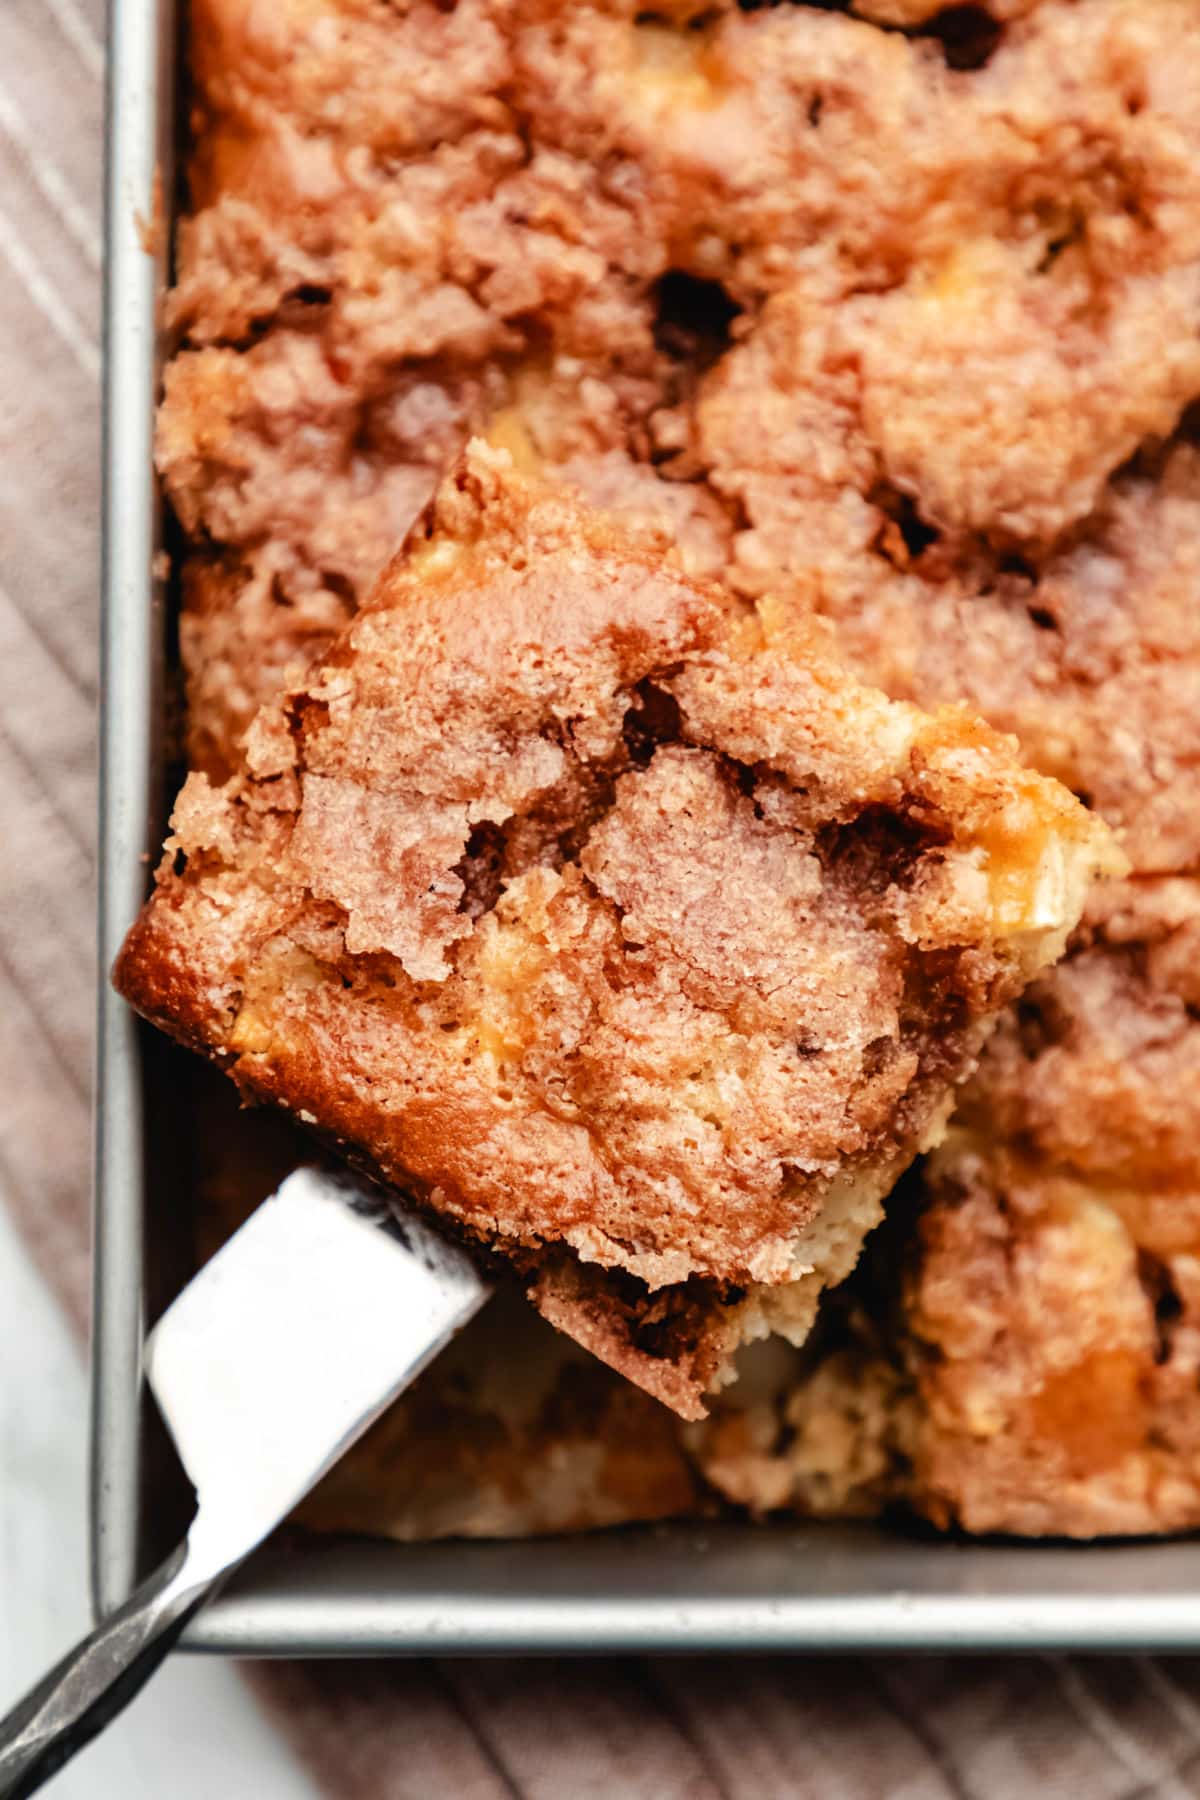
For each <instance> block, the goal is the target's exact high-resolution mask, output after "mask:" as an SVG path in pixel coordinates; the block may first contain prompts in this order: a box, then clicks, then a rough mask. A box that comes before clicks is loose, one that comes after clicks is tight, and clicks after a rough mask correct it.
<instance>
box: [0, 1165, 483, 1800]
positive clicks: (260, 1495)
mask: <svg viewBox="0 0 1200 1800" xmlns="http://www.w3.org/2000/svg"><path fill="white" fill-rule="evenodd" d="M488 1291H489V1290H488V1287H487V1283H486V1282H485V1281H484V1279H483V1278H482V1276H481V1275H480V1274H479V1272H478V1271H477V1270H476V1269H475V1267H474V1265H473V1264H472V1263H471V1261H470V1260H469V1258H468V1257H467V1256H466V1255H464V1253H463V1252H462V1251H461V1250H458V1249H456V1248H455V1247H454V1246H453V1245H451V1244H447V1243H446V1242H444V1241H443V1239H441V1238H440V1237H438V1236H437V1234H436V1233H435V1232H433V1231H431V1230H430V1229H429V1228H428V1227H427V1226H425V1225H423V1224H421V1223H420V1222H419V1221H417V1220H414V1219H411V1218H401V1217H399V1216H398V1215H397V1214H396V1213H395V1212H394V1211H392V1210H390V1209H389V1208H388V1207H387V1205H386V1204H385V1203H384V1202H383V1200H382V1199H381V1198H380V1197H379V1196H378V1195H374V1194H372V1193H370V1192H369V1191H368V1190H366V1189H365V1188H363V1187H360V1186H357V1185H356V1184H354V1183H353V1182H351V1181H349V1180H348V1179H343V1178H339V1177H335V1176H332V1175H328V1174H323V1173H318V1172H317V1171H316V1170H313V1169H298V1170H297V1171H296V1173H295V1174H293V1175H289V1177H288V1179H287V1180H286V1181H285V1182H284V1183H283V1185H282V1187H281V1188H280V1189H279V1191H278V1193H276V1194H274V1195H272V1197H271V1198H270V1199H269V1200H265V1201H264V1202H263V1204H262V1205H261V1206H260V1207H259V1209H258V1211H257V1212H256V1213H254V1214H253V1216H252V1217H251V1218H250V1219H249V1220H247V1222H246V1224H245V1225H243V1226H242V1228H241V1230H240V1231H238V1232H237V1233H236V1234H235V1235H234V1236H233V1237H232V1238H231V1239H230V1240H229V1242H228V1243H227V1244H226V1245H225V1246H224V1248H223V1249H221V1250H220V1251H218V1253H217V1254H216V1256H214V1257H213V1259H212V1261H211V1262H209V1263H208V1264H207V1265H206V1266H205V1268H204V1269H202V1270H201V1272H200V1274H199V1275H197V1276H196V1278H195V1280H194V1281H193V1282H192V1283H191V1285H190V1286H189V1287H187V1288H185V1289H184V1291H183V1293H182V1294H180V1296H179V1298H178V1299H177V1300H176V1301H175V1302H174V1304H173V1305H172V1306H171V1307H170V1308H169V1310H168V1311H167V1312H166V1313H165V1314H164V1315H163V1318H162V1319H161V1320H160V1322H159V1323H158V1325H157V1326H156V1327H155V1329H154V1331H153V1332H152V1333H151V1335H150V1338H149V1340H148V1342H147V1345H146V1365H147V1372H148V1375H149V1379H150V1385H151V1387H152V1388H153V1390H154V1395H155V1398H156V1399H157V1401H158V1404H159V1407H160V1408H161V1410H162V1413H163V1416H164V1418H165V1419H166V1421H167V1424H168V1426H169V1427H170V1430H171V1434H172V1436H173V1437H174V1440H175V1445H176V1448H177V1449H178V1451H179V1455H180V1458H181V1459H182V1462H183V1465H184V1468H185V1469H186V1470H187V1472H188V1475H189V1476H190V1478H191V1480H192V1483H193V1485H194V1486H195V1489H196V1495H197V1501H198V1505H197V1511H196V1516H195V1518H194V1520H193V1521H192V1526H191V1529H190V1531H189V1532H188V1535H187V1537H186V1539H185V1540H184V1542H183V1543H182V1544H181V1545H180V1547H179V1549H178V1550H176V1551H175V1552H174V1554H173V1555H172V1556H170V1557H168V1559H167V1561H166V1562H165V1563H164V1564H163V1566H162V1567H161V1568H160V1569H158V1570H156V1571H155V1573H154V1574H153V1575H151V1576H150V1577H149V1578H148V1580H146V1581H145V1582H143V1584H142V1586H141V1587H139V1588H138V1589H137V1591H136V1592H135V1593H134V1594H132V1595H131V1596H130V1598H129V1600H128V1601H127V1602H126V1603H125V1605H124V1606H123V1607H121V1608H120V1610H119V1611H117V1612H115V1613H114V1614H112V1616H111V1617H110V1618H108V1619H106V1620H105V1621H104V1622H103V1624H101V1625H99V1626H97V1628H96V1630H95V1631H93V1632H92V1634H91V1636H90V1637H88V1638H85V1639H84V1641H83V1643H81V1644H80V1645H79V1646H78V1648H77V1649H75V1650H73V1651H71V1652H70V1654H69V1655H68V1656H66V1657H64V1658H63V1660H62V1662H60V1663H59V1664H58V1666H57V1668H55V1669H53V1670H51V1672H50V1674H49V1675H47V1676H46V1678H45V1680H44V1681H42V1682H41V1683H40V1684H39V1685H38V1686H37V1687H36V1688H34V1690H33V1691H32V1693H30V1694H28V1695H26V1697H25V1699H24V1700H22V1701H21V1702H20V1703H19V1705H17V1706H16V1707H15V1708H14V1710H13V1711H12V1712H11V1713H9V1715H8V1717H7V1718H6V1719H4V1720H3V1721H0V1796H3V1800H15V1797H16V1796H19V1795H24V1794H32V1793H33V1792H34V1791H35V1790H36V1789H37V1788H39V1787H41V1785H42V1784H43V1782H46V1781H48V1780H49V1779H50V1777H51V1776H52V1775H53V1774H55V1772H56V1771H57V1770H58V1769H60V1768H61V1767H62V1765H63V1763H65V1762H67V1761H68V1760H69V1758H70V1757H72V1756H73V1755H74V1754H75V1752H76V1751H77V1750H78V1749H80V1748H81V1746H82V1745H84V1744H86V1743H87V1742H88V1741H89V1739H91V1738H93V1737H95V1735H96V1733H97V1732H98V1731H100V1730H102V1729H103V1727H104V1726H105V1725H106V1724H107V1723H108V1721H109V1720H110V1719H111V1718H113V1717H114V1715H115V1714H116V1713H117V1712H119V1711H120V1709H121V1708H122V1707H123V1706H124V1705H125V1704H126V1703H127V1702H128V1701H129V1700H131V1699H132V1698H133V1696H134V1694H136V1693H137V1692H138V1690H139V1689H140V1688H141V1686H142V1685H143V1683H144V1682H145V1681H146V1680H147V1679H148V1678H149V1676H150V1675H151V1674H152V1673H153V1671H154V1670H155V1669H156V1668H157V1667H158V1664H159V1663H160V1662H161V1661H162V1660H163V1658H164V1657H165V1656H166V1654H167V1652H168V1650H169V1649H170V1648H171V1646H172V1644H174V1642H175V1641H176V1639H177V1638H178V1637H179V1636H180V1634H181V1632H182V1631H183V1629H184V1627H185V1626H186V1624H187V1622H188V1620H189V1619H190V1618H191V1617H192V1616H193V1614H194V1613H196V1612H198V1611H199V1609H200V1608H201V1607H202V1606H203V1605H204V1603H205V1602H206V1601H207V1600H209V1599H211V1598H212V1596H213V1595H214V1594H215V1593H216V1591H217V1589H218V1588H219V1587H220V1586H221V1584H222V1582H224V1581H225V1580H226V1578H227V1577H228V1576H229V1575H230V1574H231V1573H232V1572H233V1570H234V1569H236V1568H237V1566H238V1564H239V1563H241V1562H243V1561H244V1560H245V1558H246V1557H247V1556H249V1554H250V1552H251V1551H252V1550H253V1549H254V1548H255V1546H256V1545H258V1544H260V1543H261V1542H262V1540H263V1539H264V1538H265V1537H266V1536H267V1534H268V1532H270V1531H272V1530H273V1529H274V1527H275V1526H276V1525H278V1524H279V1522H280V1520H281V1519H283V1518H284V1517H285V1516H286V1515H287V1514H288V1513H289V1512H290V1511H291V1509H292V1508H293V1507H294V1506H295V1505H296V1504H297V1502H298V1501H299V1500H301V1499H302V1498H303V1497H304V1495H305V1494H307V1493H308V1491H309V1489H310V1488H311V1487H313V1486H314V1484H315V1483H316V1482H317V1481H318V1480H319V1479H320V1477H321V1476H322V1475H323V1474H324V1473H325V1471H326V1470H327V1469H328V1468H330V1466H331V1465H332V1464H333V1463H334V1462H336V1461H337V1459H338V1457H339V1456H341V1454H342V1452H343V1451H344V1450H346V1449H348V1448H349V1446H350V1445H351V1444H352V1443H353V1442H354V1440H355V1438H357V1437H358V1436H360V1435H361V1433H362V1432H363V1431H365V1430H366V1428H367V1426H368V1425H370V1424H371V1422H372V1420H374V1419H376V1418H377V1417H378V1416H379V1414H380V1413H381V1412H382V1411H383V1409H384V1407H385V1406H386V1405H387V1404H388V1402H389V1401H390V1400H392V1399H394V1398H395V1396H396V1395H397V1394H398V1393H400V1391H401V1390H402V1389H403V1388H405V1387H407V1386H408V1384H409V1383H410V1382H411V1381H413V1380H414V1379H415V1377H416V1376H417V1375H418V1374H420V1372H421V1370H422V1369H423V1368H424V1367H425V1365H426V1364H427V1363H428V1362H430V1361H431V1359H432V1358H433V1357H434V1356H435V1355H436V1353H437V1351H438V1350H440V1349H441V1347H442V1345H443V1344H445V1343H446V1342H447V1341H448V1340H449V1339H450V1338H451V1337H452V1336H453V1335H454V1333H455V1332H456V1331H458V1330H459V1329H460V1327H461V1326H463V1325H465V1324H466V1322H467V1320H468V1319H469V1318H470V1317H471V1316H472V1314H473V1313H475V1312H477V1311H478V1309H479V1307H480V1306H481V1305H482V1304H483V1301H484V1300H485V1299H486V1298H487V1295H488Z"/></svg>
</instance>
